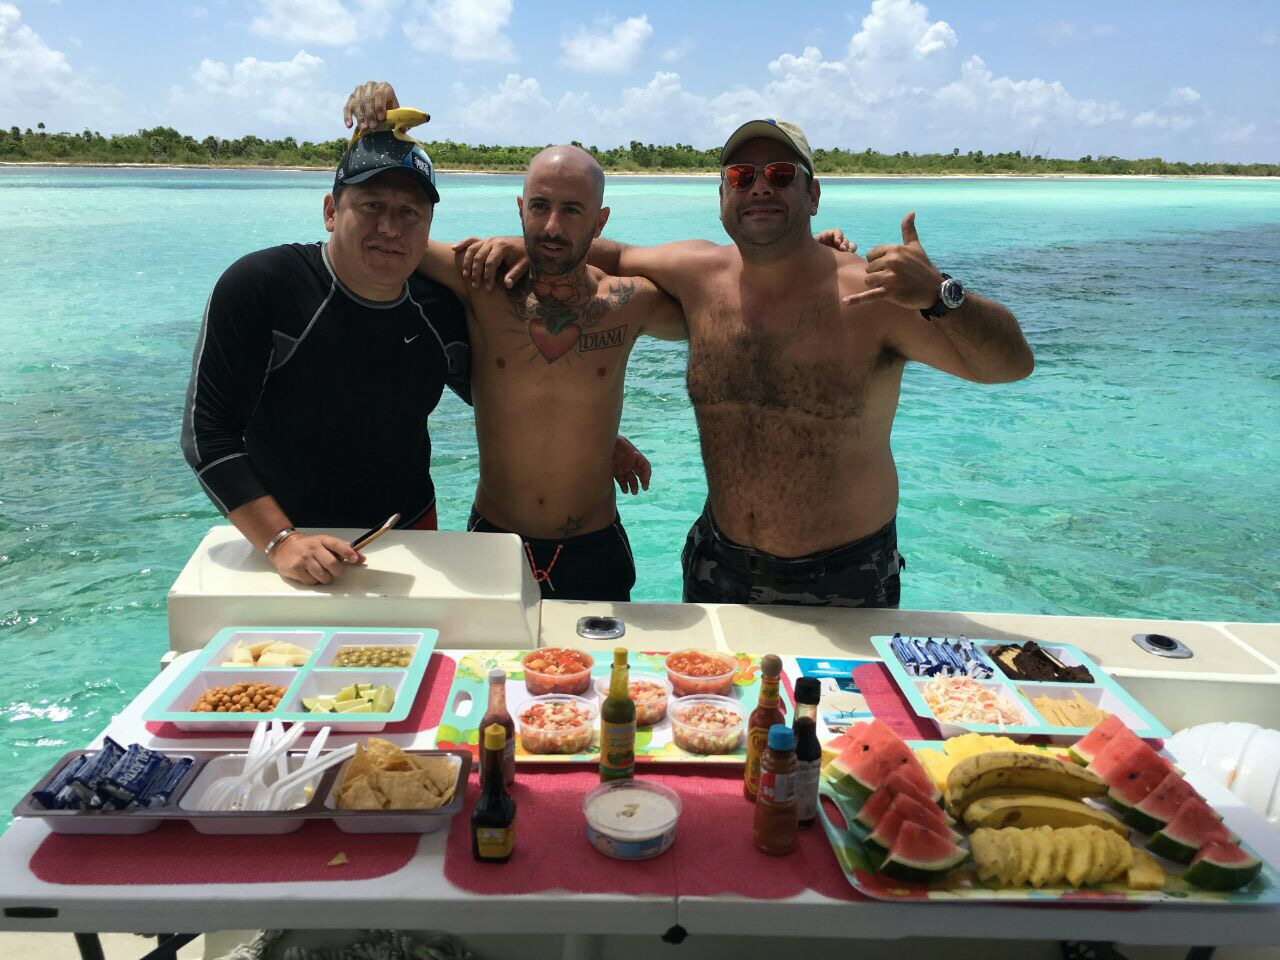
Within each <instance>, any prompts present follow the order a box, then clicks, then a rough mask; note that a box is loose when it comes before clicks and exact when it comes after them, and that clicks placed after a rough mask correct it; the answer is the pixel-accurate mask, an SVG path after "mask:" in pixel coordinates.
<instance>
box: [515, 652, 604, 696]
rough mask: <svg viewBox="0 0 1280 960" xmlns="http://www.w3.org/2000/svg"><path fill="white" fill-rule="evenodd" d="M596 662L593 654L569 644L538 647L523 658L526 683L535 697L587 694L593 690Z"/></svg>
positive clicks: (521, 663) (521, 662)
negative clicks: (593, 673)
mask: <svg viewBox="0 0 1280 960" xmlns="http://www.w3.org/2000/svg"><path fill="white" fill-rule="evenodd" d="M595 663H596V661H595V659H594V658H593V657H592V656H591V654H589V653H586V652H584V651H582V650H571V649H569V648H567V647H546V648H544V649H541V650H534V651H532V652H530V653H528V654H526V655H525V657H524V659H523V660H521V661H520V665H521V666H522V667H523V668H524V685H525V686H526V687H528V688H529V692H530V693H531V694H533V695H534V696H535V697H539V696H542V695H543V694H544V693H568V694H573V695H574V696H577V695H579V694H583V693H586V692H587V691H588V690H589V689H591V668H592V667H594V666H595Z"/></svg>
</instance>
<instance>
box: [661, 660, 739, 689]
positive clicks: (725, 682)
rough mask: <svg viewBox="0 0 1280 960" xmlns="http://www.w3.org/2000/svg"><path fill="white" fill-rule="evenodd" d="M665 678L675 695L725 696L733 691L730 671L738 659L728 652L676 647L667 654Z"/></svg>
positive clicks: (735, 666)
mask: <svg viewBox="0 0 1280 960" xmlns="http://www.w3.org/2000/svg"><path fill="white" fill-rule="evenodd" d="M665 664H666V668H667V679H668V680H670V681H671V686H672V689H673V690H674V692H675V695H676V696H677V697H690V696H694V695H697V694H709V695H714V696H721V697H727V696H730V695H731V694H732V693H733V675H734V674H735V673H736V672H737V670H738V663H737V661H736V660H734V659H733V657H731V656H729V655H728V654H727V653H712V652H710V651H707V650H677V651H676V652H675V653H669V654H667V658H666V661H665Z"/></svg>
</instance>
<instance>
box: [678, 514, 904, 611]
mask: <svg viewBox="0 0 1280 960" xmlns="http://www.w3.org/2000/svg"><path fill="white" fill-rule="evenodd" d="M680 563H681V566H682V567H683V568H684V601H685V603H755V604H770V603H776V604H792V605H801V606H813V607H895V608H896V607H897V606H898V602H899V600H900V598H901V596H902V581H901V577H900V571H901V570H902V569H904V568H905V567H906V565H907V561H906V560H904V559H903V557H902V554H900V553H899V552H898V528H897V520H896V519H895V520H890V521H889V522H888V523H887V524H886V525H885V526H884V527H883V528H882V529H880V530H878V531H876V532H875V533H873V534H871V536H869V537H863V538H862V539H861V540H857V541H855V542H853V543H849V544H845V545H844V546H843V547H836V548H835V549H834V550H824V551H823V552H822V553H812V554H809V555H808V556H804V557H775V556H773V555H772V554H768V553H761V552H760V551H758V550H752V549H750V548H749V547H744V546H742V545H741V544H737V543H734V542H733V541H732V540H730V539H729V538H728V537H726V536H725V535H724V533H723V532H722V531H721V530H720V528H719V527H717V526H716V522H715V520H714V518H713V517H712V516H711V507H710V505H708V506H706V507H704V508H703V511H702V516H700V517H698V519H697V520H696V521H695V522H694V524H693V527H692V528H691V529H690V530H689V537H688V539H687V540H686V541H685V545H684V552H683V553H682V554H681V555H680Z"/></svg>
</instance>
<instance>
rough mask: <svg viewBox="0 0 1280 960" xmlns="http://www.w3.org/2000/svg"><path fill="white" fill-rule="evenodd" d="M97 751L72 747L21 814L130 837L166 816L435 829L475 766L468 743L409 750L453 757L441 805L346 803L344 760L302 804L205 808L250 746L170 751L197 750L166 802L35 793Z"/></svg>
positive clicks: (219, 828)
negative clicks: (341, 805) (213, 787)
mask: <svg viewBox="0 0 1280 960" xmlns="http://www.w3.org/2000/svg"><path fill="white" fill-rule="evenodd" d="M94 752H96V751H92V750H73V751H71V752H70V753H68V754H66V755H65V756H63V757H62V759H61V760H59V761H58V762H57V763H55V764H54V765H53V766H52V767H51V768H50V769H49V772H48V773H46V774H45V775H44V776H43V777H41V778H40V781H39V782H38V783H37V784H35V786H33V787H32V788H31V789H30V790H28V791H27V793H26V795H25V796H24V797H23V798H22V800H21V801H20V802H19V803H18V805H17V806H16V807H14V808H13V815H14V816H15V817H37V818H39V819H42V820H44V821H45V823H46V824H48V826H49V829H50V830H52V831H53V832H54V833H73V834H93V835H99V836H129V835H136V834H141V833H148V832H150V831H152V830H154V829H156V827H158V826H160V824H161V823H164V822H165V821H166V820H182V821H185V822H187V823H190V824H191V826H192V827H193V828H194V829H195V830H197V831H199V832H200V833H212V834H257V835H264V836H265V835H268V834H281V833H292V832H293V831H295V830H298V829H300V828H301V827H302V825H303V823H305V822H306V821H308V820H329V821H332V822H333V824H334V825H335V826H337V828H338V829H339V830H342V831H344V832H346V833H431V832H433V831H436V830H439V829H441V828H442V827H445V826H447V825H448V823H449V821H450V820H451V819H452V818H453V815H454V814H455V813H457V812H458V811H459V810H461V809H462V805H463V803H464V802H465V795H466V792H467V777H468V775H469V774H470V772H471V754H470V753H468V752H467V751H465V750H413V749H407V750H405V753H409V754H413V755H414V756H420V757H435V756H446V757H450V758H451V759H452V760H453V762H454V764H455V766H454V770H455V772H456V779H455V781H454V791H453V798H452V799H451V800H450V801H449V802H448V803H447V804H445V805H444V806H443V807H438V808H436V809H434V810H339V809H337V807H336V805H335V803H334V793H335V791H336V790H337V786H338V784H339V783H341V782H342V779H341V778H342V777H343V776H344V775H345V773H346V769H347V765H348V764H349V763H350V762H351V761H350V760H348V761H347V763H343V764H339V766H338V767H337V769H333V768H330V769H328V770H325V771H323V772H322V773H320V774H319V778H320V780H319V783H318V784H317V786H316V790H315V792H314V793H313V794H312V797H311V799H310V800H309V801H308V802H307V803H306V805H305V806H302V807H298V808H297V809H295V810H247V811H229V810H198V809H196V808H197V806H198V804H199V799H200V797H201V796H202V795H203V794H204V792H205V790H207V789H208V787H209V785H210V784H211V783H213V782H214V781H215V780H217V779H219V778H220V777H224V776H231V775H235V774H237V773H239V772H240V770H242V769H243V768H244V756H245V755H244V754H243V753H229V752H227V751H221V750H183V751H178V750H166V751H165V756H167V757H174V758H176V757H190V758H192V761H193V762H192V764H191V768H190V769H189V770H188V771H187V775H186V776H185V777H184V778H183V780H182V782H181V783H180V784H178V788H177V789H176V790H175V791H174V792H173V796H172V797H171V798H170V800H169V802H168V803H167V804H165V805H164V806H163V807H159V808H156V809H154V810H151V809H143V810H121V811H95V810H46V809H44V808H43V807H41V806H39V805H38V804H36V803H35V802H34V801H33V800H32V798H31V795H32V794H33V793H34V792H35V791H37V790H39V789H41V788H42V787H43V786H44V785H45V784H46V783H48V782H49V781H50V780H52V779H53V778H54V776H55V775H56V774H57V773H58V771H60V770H61V769H62V768H63V767H64V766H66V765H67V764H68V763H70V762H71V761H72V760H74V759H75V758H77V757H80V756H83V755H84V754H86V753H94ZM304 756H305V751H297V752H291V753H290V754H289V766H290V768H291V769H296V768H297V766H298V765H299V764H300V763H301V762H302V759H303V757H304ZM269 767H270V769H269V770H268V771H267V775H266V777H265V778H264V783H265V785H266V786H270V785H271V783H272V782H273V781H274V779H275V765H274V764H270V765H269Z"/></svg>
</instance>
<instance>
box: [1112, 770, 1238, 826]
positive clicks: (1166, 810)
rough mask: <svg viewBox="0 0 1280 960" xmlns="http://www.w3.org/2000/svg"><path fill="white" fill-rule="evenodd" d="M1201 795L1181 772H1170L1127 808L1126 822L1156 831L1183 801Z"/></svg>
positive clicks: (1170, 818)
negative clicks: (1152, 788)
mask: <svg viewBox="0 0 1280 960" xmlns="http://www.w3.org/2000/svg"><path fill="white" fill-rule="evenodd" d="M1199 796H1200V794H1198V793H1196V788H1195V787H1193V786H1192V785H1191V784H1189V783H1187V781H1186V780H1184V779H1183V778H1182V775H1181V774H1180V773H1176V772H1172V773H1169V774H1168V775H1167V776H1166V777H1165V778H1164V779H1163V780H1161V781H1160V782H1159V783H1158V784H1157V785H1156V788H1155V789H1154V790H1152V791H1151V792H1150V793H1148V794H1147V795H1146V796H1145V797H1143V798H1142V799H1141V800H1139V801H1138V803H1137V804H1136V805H1134V806H1132V807H1130V808H1129V809H1127V810H1125V812H1124V820H1125V823H1127V824H1129V826H1131V827H1133V828H1135V829H1137V830H1141V831H1142V832H1143V833H1155V832H1156V831H1157V830H1159V829H1160V828H1161V827H1163V826H1164V825H1165V824H1166V823H1168V822H1169V821H1170V820H1172V819H1173V815H1174V814H1175V813H1177V812H1178V808H1179V807H1180V806H1182V804H1183V802H1185V801H1186V800H1188V799H1190V798H1191V797H1199ZM1215 816H1216V814H1215Z"/></svg>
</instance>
